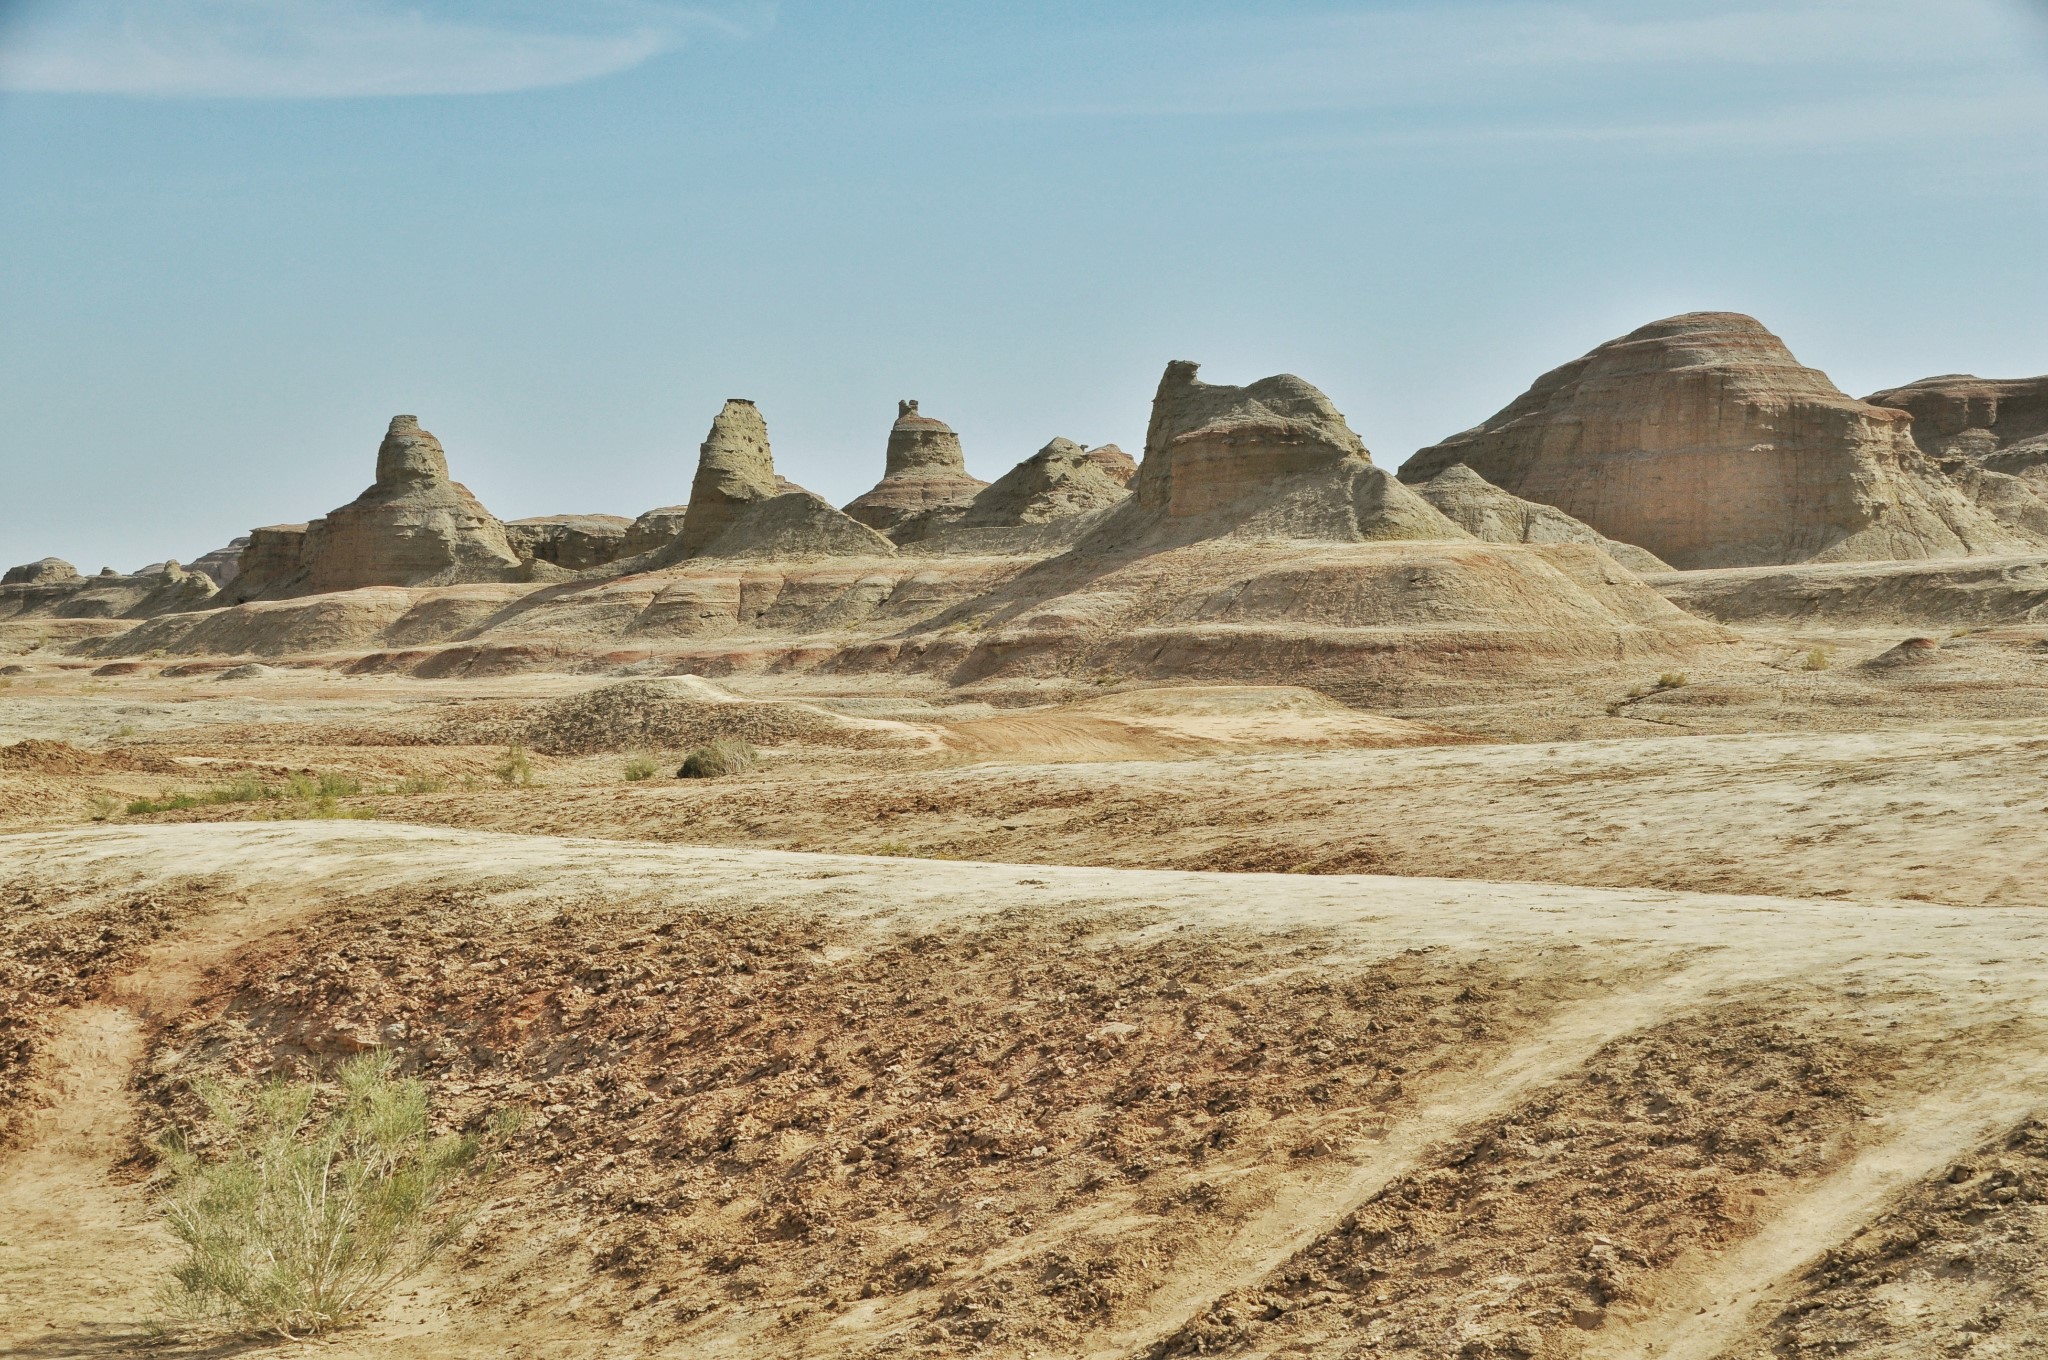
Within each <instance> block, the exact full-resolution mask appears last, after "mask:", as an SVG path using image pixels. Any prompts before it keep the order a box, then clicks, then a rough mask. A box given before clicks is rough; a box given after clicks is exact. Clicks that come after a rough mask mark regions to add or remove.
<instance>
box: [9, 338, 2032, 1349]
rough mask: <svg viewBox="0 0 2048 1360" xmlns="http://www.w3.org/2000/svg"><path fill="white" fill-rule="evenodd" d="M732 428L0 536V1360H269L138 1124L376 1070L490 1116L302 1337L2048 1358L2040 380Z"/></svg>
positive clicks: (1181, 384) (1267, 399) (393, 465)
mask: <svg viewBox="0 0 2048 1360" xmlns="http://www.w3.org/2000/svg"><path fill="white" fill-rule="evenodd" d="M1558 357H1559V358H1560V359H1562V358H1563V357H1564V356H1558ZM1133 401H1134V402H1142V394H1134V395H1133ZM934 408H935V409H936V403H935V404H934ZM767 414H768V413H766V412H764V411H763V409H761V407H759V406H757V405H756V404H755V403H754V402H752V401H749V400H745V399H739V398H734V399H732V400H729V401H727V402H726V403H725V404H724V406H723V409H722V410H720V411H718V412H717V413H716V415H715V416H714V417H713V418H712V420H711V424H710V429H709V433H708V434H707V435H706V437H705V438H704V440H703V442H702V444H701V447H700V449H699V453H698V457H697V460H696V463H695V467H694V472H692V471H691V469H690V467H689V466H688V464H687V461H686V460H683V459H680V458H679V459H678V463H677V468H676V484H675V485H676V490H675V496H676V500H677V503H676V504H673V505H668V506H663V507H660V508H656V509H651V510H647V511H645V512H644V513H640V514H638V515H637V517H632V516H626V515H588V514H576V515H561V516H555V517H543V518H539V519H526V520H519V521H513V522H509V523H507V522H502V521H500V520H499V519H497V518H496V517H494V516H493V515H492V514H491V512H490V511H489V510H488V509H487V508H486V507H485V506H484V505H483V504H482V503H481V502H480V501H479V500H478V499H477V497H476V496H474V495H472V494H471V493H470V492H469V491H468V490H467V489H465V488H464V487H463V486H462V484H461V483H459V482H457V481H455V480H454V479H453V474H454V471H455V470H456V469H459V467H460V466H461V464H462V456H463V455H462V450H461V449H459V448H453V449H444V448H443V447H442V445H441V443H440V441H439V440H437V439H436V438H435V437H434V436H433V435H432V434H430V433H429V432H428V430H427V429H426V428H425V427H424V426H423V425H422V421H421V418H418V417H415V416H412V415H400V416H397V417H395V418H394V419H392V421H391V422H390V425H389V428H388V430H387V432H386V433H385V434H384V436H383V439H382V443H381V445H379V446H378V447H377V448H376V450H375V458H374V480H373V481H372V483H371V485H370V486H369V488H368V489H367V490H365V491H364V492H363V493H362V495H361V496H359V497H358V498H357V499H356V500H354V501H352V502H350V503H349V504H347V505H344V506H341V507H339V508H337V509H334V510H330V511H328V512H327V513H326V514H324V515H320V516H318V517H311V518H308V519H307V520H306V521H304V522H302V523H292V524H282V525H269V526H262V527H254V528H252V529H251V531H250V532H249V534H248V535H247V536H246V537H245V538H242V539H238V540H237V541H236V542H235V543H234V544H230V545H228V546H226V547H224V548H220V549H217V550H213V551H208V552H206V553H204V554H203V555H199V556H196V557H195V558H194V559H193V561H192V562H190V563H189V564H181V563H179V562H164V563H161V564H157V565H154V566H151V567H149V568H146V569H144V570H142V571H140V572H136V573H132V574H117V573H102V574H100V575H97V576H86V575H80V574H79V572H78V571H77V570H76V569H75V568H74V567H73V566H71V565H70V564H68V563H65V562H62V561H58V560H55V559H47V558H46V559H43V560H40V561H35V562H30V563H27V564H24V565H22V566H18V567H15V568H13V569H11V570H9V571H8V572H7V573H6V580H5V584H0V893H4V894H5V897H4V901H5V903H6V909H5V910H4V912H0V1102H4V1103H0V1351H4V1353H6V1354H8V1355H18V1356H24V1357H56V1356H98V1355H127V1354H150V1355H164V1356H180V1355H184V1356H225V1355H244V1354H265V1353H271V1352H272V1351H274V1350H286V1349H296V1348H297V1347H298V1346H299V1345H301V1344H302V1343H300V1342H298V1341H296V1340H293V1339H289V1338H286V1337H281V1336H278V1335H275V1334H272V1335H268V1336H265V1335H261V1334H256V1333H251V1332H249V1331H247V1330H243V1331H239V1332H238V1331H236V1330H235V1329H232V1328H229V1329H226V1330H225V1331H223V1330H222V1329H221V1328H218V1327H216V1328H211V1329H196V1330H194V1329H187V1328H180V1327H176V1326H171V1325H168V1324H167V1323H166V1322H165V1320H164V1318H163V1315H162V1304H161V1297H162V1295H161V1290H162V1286H163V1281H164V1280H165V1279H166V1278H168V1277H169V1275H170V1273H171V1272H172V1270H173V1269H174V1267H175V1264H176V1262H177V1260H178V1259H179V1253H180V1246H179V1242H178V1240H176V1238H175V1237H174V1234H173V1233H172V1232H171V1230H170V1228H169V1227H168V1226H167V1223H166V1219H165V1217H164V1215H163V1213H162V1212H161V1209H160V1202H161V1197H162V1196H163V1194H164V1184H165V1174H166V1173H165V1170H164V1157H165V1155H166V1154H165V1153H164V1148H165V1147H166V1146H167V1145H166V1144H165V1142H164V1139H165V1137H166V1134H167V1132H168V1131H171V1130H176V1129H187V1128H191V1127H194V1126H195V1122H196V1121H198V1120H199V1118H200V1116H201V1113H202V1105H203V1103H204V1101H205V1100H206V1099H208V1097H207V1095H206V1093H207V1092H208V1091H210V1090H214V1089H224V1087H223V1084H226V1085H229V1086H231V1085H232V1084H234V1083H236V1082H248V1081H251V1080H255V1079H261V1078H288V1079H296V1080H312V1081H320V1080H327V1079H330V1077H331V1074H333V1073H334V1072H335V1071H337V1070H338V1069H339V1066H340V1065H341V1064H343V1063H345V1062H346V1061H347V1060H349V1059H350V1058H352V1057H355V1056H357V1055H362V1054H365V1053H370V1054H382V1055H385V1056H387V1057H388V1058H390V1059H391V1061H392V1063H393V1064H394V1069H395V1070H396V1071H397V1072H400V1073H402V1074H404V1075H405V1076H407V1077H409V1078H416V1079H417V1080H418V1081H420V1082H421V1083H422V1087H423V1090H424V1092H425V1094H426V1099H427V1100H428V1102H429V1105H428V1108H429V1110H430V1113H431V1118H432V1121H433V1124H434V1127H435V1128H437V1129H440V1130H442V1131H445V1132H449V1133H461V1132H464V1131H468V1132H471V1133H475V1132H477V1131H479V1130H483V1129H485V1128H486V1127H487V1126H490V1121H491V1120H492V1119H493V1117H494V1116H496V1115H501V1114H504V1113H505V1112H508V1111H510V1112H514V1113H516V1114H517V1116H518V1122H517V1126H516V1131H513V1132H510V1133H509V1134H508V1135H507V1136H506V1137H505V1140H504V1142H503V1146H502V1149H501V1150H500V1152H499V1153H498V1154H497V1161H496V1162H495V1163H494V1165H495V1168H496V1169H495V1174H494V1176H493V1178H492V1179H491V1180H490V1181H489V1182H488V1184H487V1185H486V1186H485V1187H484V1188H483V1190H482V1191H481V1196H480V1198H479V1199H478V1201H477V1202H476V1203H475V1204H474V1205H473V1206H471V1209H470V1210H469V1211H468V1212H467V1213H466V1214H465V1215H464V1216H463V1217H462V1218H461V1219H460V1221H459V1222H452V1223H451V1226H450V1237H449V1241H448V1243H447V1245H446V1247H445V1248H444V1249H443V1250H442V1251H440V1252H439V1253H438V1254H437V1255H435V1256H434V1257H433V1259H432V1260H431V1261H429V1262H427V1263H425V1264H424V1265H423V1266H422V1268H421V1269H420V1270H418V1271H417V1272H416V1273H412V1274H409V1275H407V1276H406V1277H405V1278H404V1279H403V1280H402V1281H400V1282H399V1283H398V1284H397V1285H396V1286H395V1287H393V1288H392V1289H391V1290H390V1291H389V1292H388V1294H386V1295H384V1296H381V1297H380V1298H379V1299H378V1300H377V1301H376V1305H375V1307H374V1308H372V1309H369V1310H367V1311H366V1312H365V1314H364V1315H363V1316H362V1317H361V1318H360V1319H358V1320H357V1325H355V1326H352V1327H347V1328H343V1329H340V1330H336V1331H333V1332H330V1333H329V1334H327V1335H325V1336H323V1337H321V1338H320V1341H321V1344H322V1348H323V1350H325V1351H326V1352H327V1353H331V1354H334V1355H337V1356H347V1355H362V1356H379V1357H384V1356H392V1357H419V1360H440V1358H442V1357H455V1356H481V1355H520V1356H536V1357H541V1356H545V1357H564V1358H565V1360H567V1358H569V1357H586V1356H587V1357H598V1356H648V1357H655V1356H670V1357H685V1356H690V1357H694V1356H714V1355H715V1356H733V1357H763V1358H764V1360H765V1358H766V1357H797V1356H818V1357H824V1356H833V1357H840V1356H872V1357H882V1356H900V1355H933V1356H941V1355H947V1356H950V1355H970V1354H971V1355H987V1356H1002V1357H1019V1358H1020V1360H1021V1357H1033V1356H1035V1357H1053V1356H1085V1357H1101V1360H1113V1358H1122V1357H1146V1358H1148V1360H1164V1358H1165V1357H1175V1356H1245V1357H1251V1356H1260V1357H1265V1356H1312V1357H1325V1356H1327V1357H1351V1356H1376V1357H1377V1356H1386V1357H1417V1358H1418V1360H1419V1358H1420V1357H1461V1358H1464V1360H1488V1358H1491V1357H1522V1358H1525V1360H1534V1358H1536V1357H1543V1358H1545V1360H1551V1358H1563V1357H1571V1358H1574V1360H1577V1358H1583V1360H1634V1358H1636V1357H1642V1358H1644V1360H1651V1358H1654V1357H1663V1358H1667V1360H1676V1358H1677V1357H1693V1358H1696V1360H1751V1358H1754V1360H1766V1357H1819V1356H1854V1357H1868V1358H1870V1360H1877V1358H1878V1357H1884V1358H1886V1360H1894V1358H1895V1360H1904V1358H1905V1357H1924V1356H1933V1355H1965V1354H1967V1355H1972V1356H2012V1357H2020V1356H2031V1355H2039V1354H2042V1353H2043V1352H2044V1351H2048V1043H2044V1040H2048V916H2044V915H2043V914H2042V911H2043V908H2044V905H2048V902H2044V899H2043V893H2042V888H2041V883H2042V881H2043V874H2044V870H2048V838H2044V836H2043V833H2042V828H2043V819H2044V816H2048V792H2044V783H2043V778H2042V775H2043V771H2044V769H2048V763H2044V762H2048V724H2044V719H2048V378H2027V379H2015V380H1989V379H1978V378H1973V377H1961V376H1953V375H1950V376H1943V377H1937V378H1929V379H1925V380H1921V381H1913V382H1907V383H1905V384H1904V385H1902V386H1898V387H1894V388H1890V389H1887V390H1884V391H1880V392H1876V393H1874V394H1872V395H1871V396H1869V397H1868V398H1866V399H1861V400H1859V399H1855V398H1852V397H1850V396H1848V395H1846V394H1845V393H1843V392H1841V391H1840V390H1839V389H1838V388H1837V387H1836V386H1835V385H1834V383H1833V382H1831V381H1830V380H1829V379H1828V378H1827V377H1826V376H1825V375H1824V374H1822V373H1820V372H1819V371H1818V370H1815V369H1812V368H1808V367H1805V366H1803V365H1801V364H1800V363H1798V361H1797V360H1796V359H1795V358H1794V357H1793V355H1792V352H1791V351H1790V350H1789V349H1788V348H1787V347H1786V345H1785V343H1784V342H1783V341H1782V340H1780V339H1779V338H1778V337H1777V336H1776V335H1774V334H1773V333H1772V332H1771V331H1769V330H1767V329H1766V328H1765V327H1764V325H1763V324H1761V323H1760V322H1758V321H1757V320H1755V319H1752V318H1750V317H1748V316H1744V315H1740V314H1736V313H1727V312H1694V313H1687V314H1683V315H1679V316H1674V317H1670V318H1667V319H1665V320H1661V321H1656V322H1652V323H1650V324H1647V325H1644V326H1642V327H1640V328H1639V329H1636V330H1634V331H1632V332H1630V333H1628V334H1626V335H1624V336H1621V337H1619V338H1617V339H1615V340H1612V341H1610V342H1608V343H1606V344H1603V345H1601V346H1599V347H1598V348H1596V349H1594V350H1593V351H1591V352H1590V353H1588V354H1586V355H1585V356H1584V357H1582V358H1579V359H1576V360H1572V361H1570V362H1567V363H1563V364H1562V366H1560V367H1558V368H1555V369H1553V370H1552V371H1550V372H1548V373H1546V374H1544V375H1542V376H1541V377H1539V378H1537V379H1536V380H1535V381H1534V382H1533V384H1532V385H1531V386H1530V387H1529V389H1528V391H1527V392H1526V393H1525V394H1524V395H1523V396H1521V397H1520V398H1518V399H1516V400H1515V401H1514V402H1513V403H1512V404H1510V405H1509V406H1507V407H1506V408H1504V409H1503V410H1502V411H1500V412H1499V413H1498V414H1497V415H1496V416H1494V417H1492V418H1491V419H1489V420H1487V421H1486V422H1484V423H1483V424H1481V425H1480V426H1478V427H1476V428H1474V429H1471V430H1467V431H1465V432H1463V433H1459V434H1452V435H1449V436H1447V437H1446V438H1444V439H1442V440H1441V441H1440V442H1438V443H1436V444H1433V445H1431V446H1429V447H1426V448H1423V449H1421V450H1420V451H1418V452H1416V453H1414V454H1413V455H1412V456H1410V457H1408V458H1406V459H1405V460H1403V461H1401V462H1400V463H1399V465H1398V467H1397V468H1391V469H1390V468H1389V467H1387V466H1385V465H1383V464H1382V463H1381V462H1379V461H1376V460H1375V458H1374V456H1373V455H1372V454H1371V453H1369V452H1368V451H1367V449H1366V446H1365V444H1364V442H1363V440H1362V439H1361V438H1360V436H1359V434H1358V433H1357V432H1356V430H1355V429H1354V426H1353V425H1352V423H1351V422H1350V421H1349V420H1347V418H1346V416H1345V415H1344V414H1343V413H1340V412H1339V411H1338V410H1337V408H1336V407H1335V405H1333V404H1332V402H1331V401H1330V399H1329V398H1328V397H1327V396H1325V394H1324V393H1323V392H1322V391H1321V390H1320V389H1319V388H1318V387H1316V386H1315V385H1314V384H1313V383H1312V382H1310V381H1308V380H1306V379H1304V378H1301V377H1297V376H1293V375H1285V374H1283V375H1280V376H1275V377H1267V378H1261V379H1258V380H1256V381H1251V382H1249V383H1246V384H1245V385H1235V384H1234V383H1233V382H1226V381H1212V380H1210V379H1209V378H1207V377H1205V376H1203V375H1202V374H1201V373H1200V372H1199V371H1198V369H1197V366H1196V365H1195V364H1193V363H1191V362H1183V361H1175V362H1172V363H1169V364H1167V365H1166V367H1165V371H1164V374H1163V376H1162V378H1161V379H1160V382H1159V386H1158V388H1157V391H1156V392H1155V393H1154V394H1153V397H1152V402H1151V407H1150V416H1149V422H1148V424H1147V430H1146V437H1145V443H1144V447H1143V448H1142V449H1141V450H1139V451H1138V452H1137V455H1136V456H1135V457H1134V456H1132V455H1129V454H1126V453H1125V452H1124V451H1123V450H1121V449H1118V448H1116V447H1115V446H1100V447H1088V446H1085V445H1083V444H1081V443H1077V442H1075V441H1072V440H1070V439H1067V438H1064V437H1055V438H1051V439H1050V440H1049V442H1047V443H1045V445H1044V446H1043V447H1042V448H1041V449H1040V450H1039V451H1038V452H1037V453H1035V454H1033V455H1031V456H1030V457H1028V458H1026V459H1024V460H1023V461H1022V462H1020V463H1019V464H1017V466H1016V467H1015V468H1014V469H1012V470H1011V471H1010V472H1008V473H1006V474H1004V475H1002V476H1001V477H999V478H996V479H994V480H993V481H987V482H984V481H982V480H980V479H978V478H975V477H973V476H971V475H969V473H968V471H967V466H966V461H965V457H964V453H963V449H962V443H961V439H960V437H959V436H958V435H957V434H956V433H955V432H954V431H953V430H952V429H951V428H950V427H949V426H948V425H947V424H946V423H945V422H943V421H942V420H940V419H938V418H936V417H935V416H934V415H932V414H929V413H927V412H925V411H924V410H922V409H921V406H920V403H919V402H918V401H915V400H903V401H901V402H900V403H899V404H898V407H897V416H896V419H895V422H894V424H893V425H892V426H890V427H889V428H888V429H887V430H886V432H884V431H881V430H879V429H878V430H877V431H876V434H877V438H876V439H875V441H874V442H875V443H877V444H880V445H882V448H881V450H880V451H881V453H882V459H881V462H882V476H881V478H880V480H879V482H877V483H876V485H875V486H874V487H873V489H872V490H870V491H868V492H866V493H864V494H862V495H861V496H860V497H858V498H857V499H856V500H854V501H852V502H850V503H849V504H847V505H846V506H845V507H844V508H843V509H842V508H839V507H835V506H834V505H833V504H831V503H830V502H828V501H827V500H825V499H824V498H822V497H820V496H818V495H815V494H813V493H812V492H810V491H807V490H805V489H804V488H802V487H800V486H797V485H795V484H794V483H792V482H790V481H788V480H787V479H785V478H784V477H783V476H781V475H780V474H779V473H778V472H777V471H776V466H775V461H774V453H773V449H772V444H771V439H770V432H769V424H768V418H767ZM884 414H886V413H884ZM878 424H879V422H878ZM371 437H374V432H371ZM369 442H370V440H369V438H368V437H366V439H365V441H364V443H365V449H364V454H365V457H364V465H365V469H366V470H367V469H368V468H369V467H370V465H371V463H372V461H373V460H372V459H371V458H370V457H369V456H368V455H369V452H370V450H369V448H368V444H369ZM451 464H452V465H451ZM204 1151H205V1149H204V1148H201V1152H202V1153H204Z"/></svg>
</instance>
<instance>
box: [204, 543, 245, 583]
mask: <svg viewBox="0 0 2048 1360" xmlns="http://www.w3.org/2000/svg"><path fill="white" fill-rule="evenodd" d="M248 546H249V536H248V535H247V534H242V535H240V536H239V537H237V538H234V539H231V540H229V542H228V545H227V546H226V547H225V548H215V549H214V550H213V551H212V552H210V553H206V554H204V555H202V556H200V557H196V558H194V559H193V560H192V562H191V563H190V570H192V571H198V572H204V573H205V574H206V575H208V576H210V577H212V578H213V583H214V584H215V585H219V586H225V585H228V584H230V583H232V582H233V581H234V579H235V573H236V572H238V571H240V570H241V569H242V568H241V560H242V549H244V548H246V547H248Z"/></svg>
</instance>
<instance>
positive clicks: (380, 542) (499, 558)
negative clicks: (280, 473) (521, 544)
mask: <svg viewBox="0 0 2048 1360" xmlns="http://www.w3.org/2000/svg"><path fill="white" fill-rule="evenodd" d="M295 537H296V538H297V540H298V544H297V550H296V555H295V556H296V560H292V559H293V556H294V554H293V548H292V540H293V539H294V538H295ZM519 572H520V559H519V554H517V553H516V552H514V551H513V550H512V545H511V543H510V541H509V540H508V539H507V538H506V537H505V526H504V525H503V524H501V523H499V522H498V519H497V518H496V516H494V515H492V514H491V512H490V511H488V510H486V509H484V507H483V504H482V503H481V502H480V501H478V500H477V498H476V497H475V496H474V495H472V494H470V491H469V488H468V487H466V486H464V485H462V483H460V482H457V481H453V480H451V479H450V477H449V475H448V455H447V453H446V452H445V451H444V450H443V449H442V448H441V441H440V440H438V439H436V438H434V436H433V435H432V434H430V433H428V432H427V431H426V430H423V429H421V428H420V423H419V420H418V418H417V417H415V416H409V415H407V416H394V417H392V420H391V425H390V428H389V429H387V430H386V431H385V434H384V440H383V442H382V443H381V444H379V445H378V447H377V480H376V481H374V482H373V483H371V484H370V486H369V487H368V488H367V489H366V490H365V491H364V492H363V494H362V495H360V496H358V497H356V498H355V499H354V500H353V501H350V502H349V503H348V504H347V505H344V506H341V507H339V508H337V509H334V510H331V511H329V512H328V513H327V514H326V515H324V516H323V517H321V518H319V519H316V520H313V521H311V522H310V523H308V524H306V525H305V526H304V528H303V529H300V528H299V527H298V526H294V525H275V526H271V527H270V528H267V529H258V530H255V531H254V532H252V533H251V534H250V536H249V546H248V547H246V548H244V549H243V550H242V557H241V561H240V569H239V571H238V572H237V576H236V580H235V582H234V584H233V585H232V586H231V587H230V588H229V594H230V597H231V598H232V599H235V600H248V599H257V598H274V597H276V596H280V595H294V594H313V595H324V594H327V593H329V592H331V591H337V590H354V589H357V588H358V587H361V586H419V585H454V584H459V583H463V582H473V581H502V580H513V579H517V577H518V575H519Z"/></svg>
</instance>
